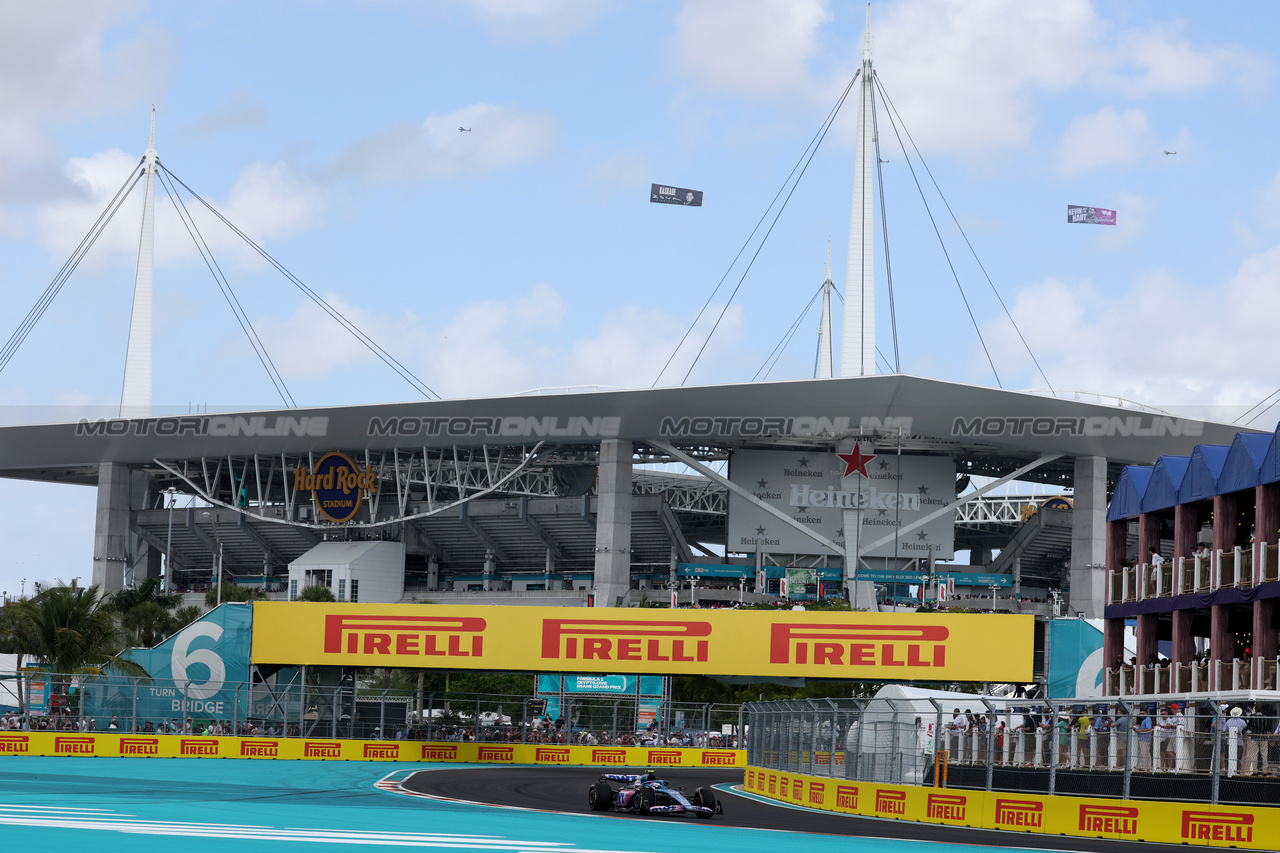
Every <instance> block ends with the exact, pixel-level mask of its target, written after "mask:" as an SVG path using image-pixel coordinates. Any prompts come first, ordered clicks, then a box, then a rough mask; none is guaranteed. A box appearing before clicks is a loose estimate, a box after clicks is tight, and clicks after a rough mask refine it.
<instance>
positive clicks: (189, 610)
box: [173, 604, 204, 631]
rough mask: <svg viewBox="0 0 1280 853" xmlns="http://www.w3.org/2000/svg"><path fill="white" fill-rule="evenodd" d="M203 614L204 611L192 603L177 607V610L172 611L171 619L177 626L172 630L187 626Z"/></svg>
mask: <svg viewBox="0 0 1280 853" xmlns="http://www.w3.org/2000/svg"><path fill="white" fill-rule="evenodd" d="M203 615H204V611H203V610H201V609H200V608H199V607H196V606H195V605H194V604H188V605H187V606H186V607H179V608H178V609H177V610H175V611H173V621H174V622H176V623H177V626H178V627H177V628H175V629H174V630H175V631H176V630H179V629H181V628H185V627H187V626H188V625H190V624H191V623H192V622H194V621H196V620H197V619H199V618H200V617H201V616H203Z"/></svg>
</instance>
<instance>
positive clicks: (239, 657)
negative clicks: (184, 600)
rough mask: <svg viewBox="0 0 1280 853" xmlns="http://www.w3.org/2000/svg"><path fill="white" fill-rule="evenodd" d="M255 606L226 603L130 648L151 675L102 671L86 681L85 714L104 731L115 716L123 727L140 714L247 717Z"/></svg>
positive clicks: (159, 718)
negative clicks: (159, 639) (154, 641)
mask: <svg viewBox="0 0 1280 853" xmlns="http://www.w3.org/2000/svg"><path fill="white" fill-rule="evenodd" d="M252 626H253V606H252V605H250V604H223V605H221V606H219V607H216V608H214V609H213V610H211V611H209V612H208V613H206V614H205V615H204V616H201V617H200V618H199V619H197V620H196V621H195V622H192V623H191V624H190V625H188V626H187V627H185V628H183V629H182V630H181V631H179V632H178V633H176V634H174V635H173V636H172V637H170V638H169V639H167V640H165V641H164V642H163V643H161V644H160V645H158V646H156V647H155V648H154V649H129V650H128V651H126V652H125V653H124V657H126V658H128V659H129V660H132V661H133V662H134V663H137V664H139V665H140V666H141V667H142V668H143V669H145V670H146V671H147V673H148V674H149V675H150V676H151V678H150V679H144V680H142V681H141V682H140V683H139V684H138V685H137V691H136V695H137V706H136V708H135V706H134V695H135V691H134V681H135V680H134V679H132V678H122V677H119V676H102V677H96V678H92V679H89V680H88V681H87V683H86V684H85V686H84V691H85V700H84V708H85V714H86V715H88V716H90V717H92V718H93V719H94V721H95V723H96V724H97V728H98V730H99V731H101V730H103V729H105V728H107V727H108V726H109V724H110V720H111V717H112V716H115V717H117V720H118V725H119V726H120V728H124V727H125V726H126V725H128V721H129V720H131V719H132V718H133V717H134V716H135V715H136V716H137V718H138V719H139V720H140V721H141V720H151V721H153V722H159V721H168V720H173V719H177V720H179V721H182V720H184V719H185V718H187V717H190V718H192V719H193V720H228V721H230V720H244V719H245V718H246V716H247V715H248V710H249V705H250V695H249V643H250V637H251V632H252Z"/></svg>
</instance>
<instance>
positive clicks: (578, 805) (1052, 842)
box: [402, 767, 1182, 853]
mask: <svg viewBox="0 0 1280 853" xmlns="http://www.w3.org/2000/svg"><path fill="white" fill-rule="evenodd" d="M647 769H648V768H618V767H610V768H607V770H602V769H600V768H591V767H577V768H561V767H493V768H489V767H484V768H462V769H435V770H426V771H421V772H418V773H415V774H413V775H411V776H409V777H408V778H407V779H406V780H405V781H404V782H403V783H402V785H403V787H404V788H407V789H408V790H410V791H413V792H415V793H419V794H428V795H430V796H435V797H443V798H447V799H456V800H466V801H469V802H476V803H485V804H488V805H495V806H515V807H518V808H526V809H538V810H541V811H552V812H563V813H568V814H595V815H600V816H602V817H607V818H614V819H616V820H646V821H651V820H678V821H681V822H686V823H690V824H698V825H700V826H704V827H708V828H711V827H714V826H716V825H719V826H733V827H740V828H744V829H773V830H780V831H783V832H798V833H817V834H821V835H848V836H862V837H867V838H892V839H905V840H912V841H937V842H943V843H948V844H974V845H981V846H985V847H999V848H1006V847H1022V848H1032V849H1041V850H1070V851H1080V853H1144V851H1150V853H1157V851H1158V852H1159V853H1169V851H1173V850H1181V849H1182V847H1181V846H1180V845H1176V844H1149V843H1146V842H1141V841H1113V840H1110V839H1092V838H1070V837H1067V836H1046V835H1037V834H1035V833H1029V832H1001V831H998V830H990V829H969V828H966V827H955V826H937V825H934V824H928V823H915V822H908V821H899V820H881V819H878V818H865V817H855V816H852V815H838V814H832V813H830V812H820V811H811V810H808V809H797V808H790V807H787V806H782V805H771V804H769V803H766V802H762V801H760V800H757V799H755V798H752V797H745V796H739V795H738V794H735V793H733V792H731V791H726V790H724V789H722V788H721V789H717V790H716V797H717V799H719V800H720V802H721V804H722V805H723V806H724V814H723V815H717V816H716V817H714V818H712V819H711V820H698V819H696V818H694V817H692V816H687V817H666V818H663V817H642V816H640V815H631V814H624V813H619V812H592V811H591V809H590V808H588V806H587V789H588V788H590V787H591V783H592V782H594V781H595V780H596V779H597V778H598V777H599V775H600V774H601V773H602V772H608V773H642V772H644V771H645V770H647ZM658 775H659V777H660V778H663V779H666V780H667V781H668V782H670V783H671V784H672V785H673V786H675V787H682V788H684V789H685V791H687V792H689V793H690V794H692V793H693V790H694V788H697V787H700V786H702V787H706V786H710V785H741V784H742V771H741V770H674V769H673V770H663V771H661V772H660V773H659V774H658Z"/></svg>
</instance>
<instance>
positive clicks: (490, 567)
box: [480, 553, 497, 592]
mask: <svg viewBox="0 0 1280 853" xmlns="http://www.w3.org/2000/svg"><path fill="white" fill-rule="evenodd" d="M496 569H497V562H496V561H495V560H494V559H493V555H492V554H488V553H486V554H485V555H484V574H483V575H482V576H481V577H480V581H481V583H482V584H483V586H484V591H485V592H492V591H493V590H494V588H495V581H496V578H497V575H496V574H495V571H496Z"/></svg>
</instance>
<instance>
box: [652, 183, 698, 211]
mask: <svg viewBox="0 0 1280 853" xmlns="http://www.w3.org/2000/svg"><path fill="white" fill-rule="evenodd" d="M649 201H651V202H653V203H654V204H683V205H685V206H686V207H702V190H690V189H685V188H684V187H669V186H667V185H666V184H652V185H650V187H649Z"/></svg>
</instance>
